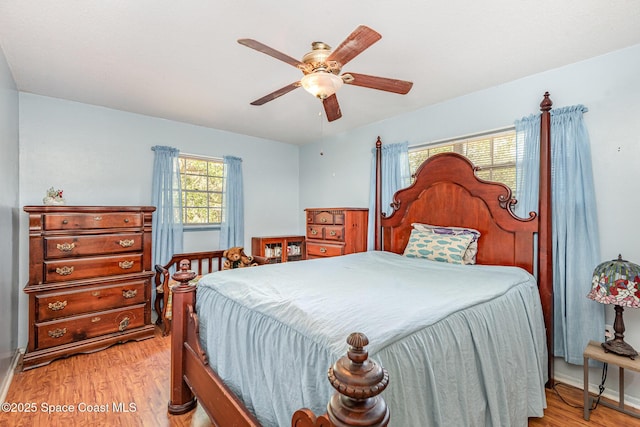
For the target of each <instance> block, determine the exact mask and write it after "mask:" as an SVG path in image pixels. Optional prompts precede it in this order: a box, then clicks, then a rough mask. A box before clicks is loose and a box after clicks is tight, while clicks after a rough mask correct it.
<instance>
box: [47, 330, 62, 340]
mask: <svg viewBox="0 0 640 427" xmlns="http://www.w3.org/2000/svg"><path fill="white" fill-rule="evenodd" d="M66 333H67V328H62V329H60V328H56V329H53V330H51V331H48V332H47V334H49V336H50V337H51V338H60V337H61V336H63V335H64V334H66Z"/></svg>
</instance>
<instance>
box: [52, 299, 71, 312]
mask: <svg viewBox="0 0 640 427" xmlns="http://www.w3.org/2000/svg"><path fill="white" fill-rule="evenodd" d="M66 306H67V301H56V302H50V303H49V310H53V311H59V310H62V309H63V308H65V307H66Z"/></svg>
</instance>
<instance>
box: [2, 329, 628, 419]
mask: <svg viewBox="0 0 640 427" xmlns="http://www.w3.org/2000/svg"><path fill="white" fill-rule="evenodd" d="M169 343H170V337H162V336H160V335H159V334H158V333H156V336H155V338H153V339H148V340H145V341H141V342H129V343H125V344H122V345H116V346H113V347H111V348H108V349H106V350H104V351H100V352H97V353H92V354H81V355H76V356H72V357H69V358H67V359H62V360H57V361H54V362H53V363H51V364H50V365H47V366H44V367H41V368H36V369H32V370H29V371H26V372H21V371H20V370H19V367H18V370H17V371H16V373H15V374H14V377H13V382H12V383H11V386H10V387H9V391H8V393H7V397H6V399H5V400H6V402H7V403H14V404H15V405H14V408H15V409H16V410H17V409H21V410H22V411H21V412H8V413H6V412H5V413H0V426H11V427H13V426H52V427H56V426H65V427H70V426H76V425H78V426H100V427H102V426H126V427H129V426H131V427H137V426H144V427H146V426H150V427H162V426H192V427H209V426H211V423H210V422H209V420H208V418H207V416H206V414H205V413H204V411H202V410H201V409H196V410H195V411H193V412H192V413H189V414H185V415H181V416H172V415H168V414H167V402H168V400H169V362H170V359H171V355H170V347H169ZM557 390H558V391H559V393H560V394H561V395H562V396H563V397H564V398H565V400H567V401H568V402H569V403H570V404H572V405H575V406H578V407H577V408H574V407H572V406H570V405H568V404H566V403H564V402H562V400H561V399H560V398H558V396H557V394H556V393H555V392H554V391H553V390H547V405H548V408H547V410H546V411H545V416H544V418H540V419H530V421H529V426H536V427H567V426H592V427H596V426H604V427H623V426H624V427H630V426H640V420H638V419H634V418H632V417H629V416H627V415H624V414H621V413H619V412H617V411H614V410H612V409H608V408H606V407H603V406H599V407H598V408H597V409H596V410H595V411H594V412H593V413H592V414H591V421H585V420H583V419H582V407H581V406H582V390H579V389H575V388H573V387H569V386H565V385H562V384H560V385H559V386H558V387H557ZM64 405H67V406H64ZM30 409H32V411H31V412H26V411H27V410H30ZM71 409H73V412H70V411H71ZM392 419H393V417H392ZM222 427H225V426H222ZM283 427H287V426H283ZM395 427H408V426H395Z"/></svg>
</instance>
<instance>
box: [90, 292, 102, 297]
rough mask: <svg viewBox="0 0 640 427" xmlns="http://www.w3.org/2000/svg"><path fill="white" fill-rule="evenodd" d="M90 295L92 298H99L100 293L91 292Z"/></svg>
mask: <svg viewBox="0 0 640 427" xmlns="http://www.w3.org/2000/svg"><path fill="white" fill-rule="evenodd" d="M91 295H92V296H94V297H99V296H100V291H93V292H91Z"/></svg>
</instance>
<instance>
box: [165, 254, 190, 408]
mask: <svg viewBox="0 0 640 427" xmlns="http://www.w3.org/2000/svg"><path fill="white" fill-rule="evenodd" d="M190 269H191V262H190V261H189V260H188V259H183V260H182V261H180V270H179V271H177V272H176V273H175V274H174V275H173V276H171V277H172V278H173V280H176V281H177V282H180V284H179V285H177V286H175V287H174V288H173V290H172V292H173V296H172V299H173V302H172V328H171V329H172V331H171V394H170V400H169V413H170V414H173V415H179V414H184V413H186V412H189V411H190V410H192V409H193V408H195V406H196V399H195V397H194V395H193V393H192V392H191V388H189V386H188V385H187V383H186V382H185V381H184V364H185V360H184V359H185V352H184V342H185V340H186V338H187V324H188V322H189V315H188V313H186V312H185V310H186V309H187V307H188V306H191V307H193V305H194V304H195V300H196V287H195V286H190V285H189V282H190V281H191V280H193V279H194V278H195V277H196V273H195V272H194V271H190Z"/></svg>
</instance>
